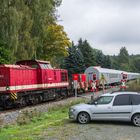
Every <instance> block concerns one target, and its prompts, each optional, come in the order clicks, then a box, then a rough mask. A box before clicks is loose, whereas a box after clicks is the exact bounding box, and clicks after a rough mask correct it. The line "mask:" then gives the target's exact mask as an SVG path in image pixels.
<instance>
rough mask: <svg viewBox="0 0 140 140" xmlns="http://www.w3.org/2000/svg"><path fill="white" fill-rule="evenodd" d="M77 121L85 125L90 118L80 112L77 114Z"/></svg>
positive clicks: (85, 113)
mask: <svg viewBox="0 0 140 140" xmlns="http://www.w3.org/2000/svg"><path fill="white" fill-rule="evenodd" d="M77 120H78V122H79V123H81V124H86V123H88V122H89V121H90V116H89V114H88V113H87V112H81V113H79V115H78V118H77Z"/></svg>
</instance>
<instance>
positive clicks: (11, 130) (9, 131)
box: [0, 99, 85, 140]
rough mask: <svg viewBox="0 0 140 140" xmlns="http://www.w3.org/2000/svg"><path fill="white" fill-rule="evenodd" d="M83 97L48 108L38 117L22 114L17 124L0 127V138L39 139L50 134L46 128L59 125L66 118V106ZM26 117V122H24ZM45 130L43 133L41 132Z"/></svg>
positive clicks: (3, 139)
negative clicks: (63, 104)
mask: <svg viewBox="0 0 140 140" xmlns="http://www.w3.org/2000/svg"><path fill="white" fill-rule="evenodd" d="M84 101H85V100H84V99H77V100H74V101H72V102H68V103H67V104H66V105H65V107H63V106H55V107H51V108H49V111H48V112H47V113H44V114H41V115H40V116H38V117H33V118H30V121H29V117H28V115H27V116H26V115H25V116H24V120H25V124H24V121H22V123H19V124H18V125H14V126H10V127H5V128H1V129H0V140H39V139H40V140H41V139H43V138H42V137H43V135H47V136H51V135H54V133H53V132H48V133H47V129H48V128H51V127H54V126H61V125H63V124H64V123H66V121H67V120H68V108H69V107H70V106H71V105H74V104H77V103H80V102H84ZM26 117H27V120H28V121H27V122H28V123H27V122H26ZM44 132H45V134H43V133H44Z"/></svg>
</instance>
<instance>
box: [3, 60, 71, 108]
mask: <svg viewBox="0 0 140 140" xmlns="http://www.w3.org/2000/svg"><path fill="white" fill-rule="evenodd" d="M68 88H69V82H68V72H67V70H64V69H54V68H52V67H51V65H50V63H49V62H47V61H39V60H24V61H19V62H17V63H16V65H0V107H3V108H9V107H13V106H26V105H29V104H37V103H39V102H43V101H47V100H51V99H56V98H59V97H63V96H67V95H68V94H69V92H68Z"/></svg>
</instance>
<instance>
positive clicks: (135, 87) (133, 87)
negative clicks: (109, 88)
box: [127, 79, 140, 92]
mask: <svg viewBox="0 0 140 140" xmlns="http://www.w3.org/2000/svg"><path fill="white" fill-rule="evenodd" d="M127 85H128V89H127V90H129V91H137V92H140V79H137V80H134V81H130V82H128V84H127Z"/></svg>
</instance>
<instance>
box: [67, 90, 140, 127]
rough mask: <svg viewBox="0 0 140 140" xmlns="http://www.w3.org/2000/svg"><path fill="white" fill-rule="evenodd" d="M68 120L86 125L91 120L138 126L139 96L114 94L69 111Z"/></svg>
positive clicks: (74, 107) (108, 94)
mask: <svg viewBox="0 0 140 140" xmlns="http://www.w3.org/2000/svg"><path fill="white" fill-rule="evenodd" d="M69 118H70V119H73V120H77V121H78V122H79V123H81V124H86V123H88V122H89V121H91V120H114V121H128V122H129V121H131V122H132V123H133V124H134V125H135V126H140V94H138V93H137V92H115V93H112V94H111V93H107V94H104V95H101V96H100V97H98V98H97V99H95V100H93V101H90V102H89V103H83V104H78V105H75V106H72V107H71V108H70V109H69Z"/></svg>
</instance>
